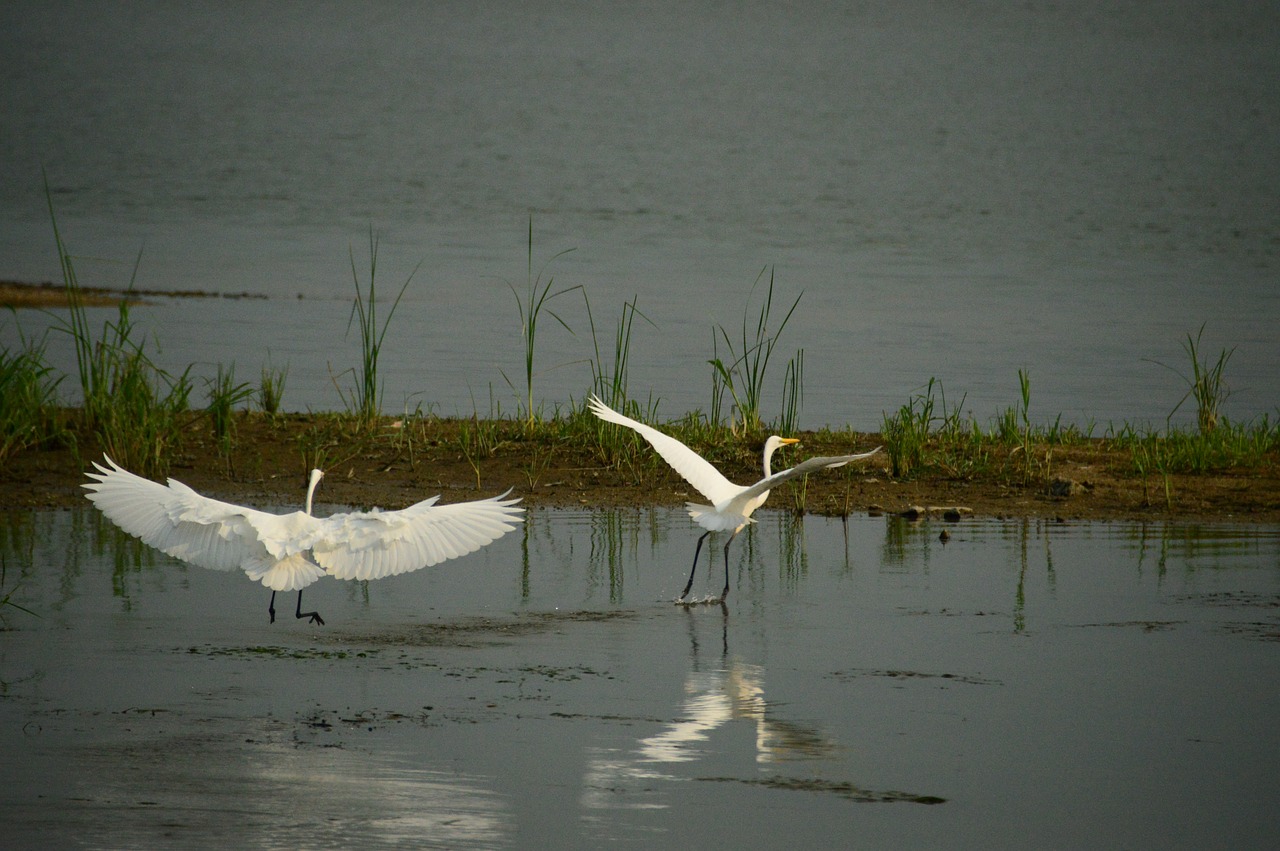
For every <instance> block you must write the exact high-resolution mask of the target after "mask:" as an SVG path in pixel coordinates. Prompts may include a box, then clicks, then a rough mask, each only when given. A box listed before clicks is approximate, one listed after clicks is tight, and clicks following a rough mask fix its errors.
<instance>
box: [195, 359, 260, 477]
mask: <svg viewBox="0 0 1280 851" xmlns="http://www.w3.org/2000/svg"><path fill="white" fill-rule="evenodd" d="M235 375H236V366H235V363H232V364H231V366H229V367H226V368H224V367H223V366H222V364H218V373H217V375H216V377H214V378H211V379H206V385H207V386H206V390H207V393H208V396H209V406H208V408H206V409H205V410H206V411H207V412H208V414H209V420H210V422H211V423H212V424H213V436H214V439H215V440H216V441H217V443H218V452H219V453H220V454H221V455H222V456H223V457H224V458H227V459H229V458H230V456H231V447H232V443H233V442H234V440H235V418H234V414H235V407H236V405H239V404H241V403H243V402H245V401H246V400H248V399H249V398H250V397H252V396H253V388H252V387H250V386H249V385H248V383H241V384H236V383H235V380H236V379H235Z"/></svg>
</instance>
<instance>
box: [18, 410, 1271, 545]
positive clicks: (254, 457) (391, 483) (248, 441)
mask: <svg viewBox="0 0 1280 851" xmlns="http://www.w3.org/2000/svg"><path fill="white" fill-rule="evenodd" d="M335 420H336V418H334V417H332V416H329V415H315V414H288V415H281V416H277V417H267V416H264V415H261V414H257V413H243V414H241V415H239V417H238V418H237V423H236V435H235V442H234V449H233V450H232V452H231V453H230V454H229V455H227V456H224V455H222V454H221V453H220V452H219V450H218V446H217V442H216V441H215V440H214V438H213V435H212V434H211V433H209V431H208V428H207V426H206V425H205V424H204V423H203V421H197V422H196V423H195V424H193V425H192V426H191V428H190V430H189V432H188V433H187V435H186V439H185V440H184V445H183V447H182V449H181V451H179V452H177V453H175V455H174V456H173V460H172V463H171V467H170V470H169V473H168V474H169V475H170V476H171V477H173V478H176V479H179V480H181V481H183V482H185V483H186V484H188V485H190V486H191V487H193V488H196V489H197V490H199V491H201V492H202V493H206V494H208V495H210V496H214V497H217V498H220V499H227V500H233V501H237V502H243V503H250V504H274V505H292V504H295V503H298V502H299V501H300V500H301V497H302V494H303V493H304V491H305V488H306V474H307V472H308V471H309V469H310V468H309V466H308V464H309V463H310V462H309V461H308V458H310V459H311V461H314V459H315V458H316V455H317V449H316V447H317V446H321V450H320V452H321V457H322V459H323V460H322V461H321V465H322V466H324V467H326V468H327V472H328V476H327V477H326V478H325V481H324V483H323V485H322V486H321V488H320V492H319V494H318V496H317V499H318V502H320V503H321V504H323V503H330V504H337V505H351V506H357V507H372V506H379V507H383V508H401V507H404V506H406V505H409V504H412V503H413V502H416V501H418V500H420V499H424V498H426V497H428V496H431V495H434V494H442V502H450V501H456V500H463V499H472V498H476V497H478V496H484V495H492V494H494V493H499V492H501V491H504V490H506V489H508V488H511V489H513V491H514V493H515V494H517V495H518V496H520V497H522V498H523V499H524V501H525V504H526V505H529V506H547V507H573V508H581V507H588V506H589V507H615V508H626V507H645V506H651V505H680V504H682V503H684V502H685V501H688V500H697V499H699V496H698V495H697V494H696V493H695V492H693V491H692V489H691V488H690V487H689V486H688V485H687V484H686V483H685V482H684V481H683V480H682V479H680V478H679V477H678V476H677V475H676V474H675V473H674V472H672V471H671V470H670V469H669V468H667V467H666V465H665V464H663V463H662V462H661V461H659V460H657V459H652V461H651V463H648V464H647V465H645V466H642V467H639V468H634V469H620V468H617V467H615V466H612V465H610V464H609V463H608V462H607V461H606V460H605V459H602V458H600V457H598V455H597V454H595V453H593V451H592V450H591V449H590V448H589V447H582V446H576V445H571V444H569V443H562V442H556V441H555V440H554V439H552V438H528V439H526V438H524V437H523V434H522V431H521V429H520V428H519V427H518V426H516V425H515V424H512V423H506V424H505V426H504V428H503V431H504V434H503V436H502V437H501V439H499V440H498V441H497V442H496V444H495V445H494V446H493V447H492V449H491V451H489V452H488V453H485V454H484V455H483V457H475V455H474V453H472V457H468V454H467V453H465V452H464V451H463V449H462V447H463V440H464V438H463V431H462V430H463V428H465V427H466V426H468V425H469V424H470V421H457V420H437V419H428V420H426V421H423V422H421V423H417V424H414V426H413V427H414V428H415V429H416V431H415V433H414V434H413V435H411V436H406V435H404V434H399V433H397V430H398V429H399V428H401V427H402V426H403V424H401V423H398V421H395V420H386V421H384V422H383V423H382V424H380V426H379V428H378V429H377V430H375V431H374V432H373V433H365V434H363V435H359V436H355V435H350V434H343V433H341V429H340V428H337V427H335V426H334V425H333V423H334V422H335ZM798 436H799V437H800V438H801V446H800V447H799V449H798V450H796V454H795V455H794V456H792V457H796V458H803V457H808V456H810V455H828V454H840V453H845V452H856V451H864V450H866V449H869V448H871V447H873V446H875V445H877V444H878V443H879V442H880V441H879V436H878V435H874V434H861V435H852V436H850V435H848V434H842V435H836V434H832V433H829V432H822V433H813V432H808V433H801V434H799V435H798ZM851 438H852V441H853V444H854V445H849V442H850V439H851ZM75 444H76V446H77V447H78V450H77V451H73V450H72V449H71V448H69V447H67V446H55V447H46V448H38V449H29V450H26V451H23V452H19V453H18V454H17V455H16V456H14V457H13V458H11V459H10V461H9V462H8V463H7V464H6V465H5V467H4V469H3V470H2V471H0V508H5V509H17V508H62V507H69V506H75V505H80V504H82V500H83V498H84V497H83V490H82V489H81V488H80V485H81V484H82V483H83V482H84V481H85V478H84V470H85V467H86V466H87V464H88V462H89V461H90V460H91V459H95V458H98V457H100V455H101V449H100V448H99V447H98V445H97V444H96V442H95V441H94V440H93V439H92V438H91V437H89V436H87V435H76V438H75ZM1037 451H1038V452H1039V453H1040V454H1039V456H1038V461H1037V464H1038V466H1037V470H1036V475H1034V476H1030V477H1028V476H1026V475H1025V474H1024V473H1023V472H1022V468H1021V467H1020V466H1019V464H1020V462H1019V461H1018V459H1017V458H1016V457H1013V458H1005V459H993V461H992V462H991V464H990V465H989V466H990V472H989V473H986V474H983V475H977V476H973V477H969V478H960V477H956V476H950V475H947V474H945V473H941V472H937V471H933V472H925V473H922V474H921V475H919V476H914V477H911V478H908V479H894V478H893V477H891V476H890V475H889V472H888V462H887V459H886V458H885V457H884V455H883V453H882V454H881V455H879V456H876V457H875V458H873V459H871V460H870V461H867V462H862V463H860V464H858V465H857V466H855V467H853V468H851V469H849V468H846V469H840V470H833V471H831V472H829V473H825V474H822V475H813V476H810V477H809V479H808V482H807V484H804V485H802V484H800V483H791V484H788V485H785V486H783V487H781V488H778V489H776V490H775V491H774V493H773V494H772V495H771V497H770V499H769V502H768V503H767V505H766V507H767V508H773V509H783V510H795V511H804V512H807V513H814V514H821V515H828V516H832V515H834V516H839V515H842V514H854V513H873V514H874V513H884V514H896V513H904V512H911V511H912V510H913V508H923V509H925V510H926V511H930V512H932V513H937V514H939V515H941V514H942V509H947V508H955V509H958V510H959V511H958V516H960V517H1037V518H1046V519H1082V520H1131V521H1133V520H1137V521H1142V520H1152V521H1158V520H1196V521H1206V522H1237V523H1239V522H1244V523H1280V474H1278V472H1277V469H1276V466H1275V465H1274V464H1271V463H1269V464H1266V465H1263V466H1260V467H1258V468H1250V469H1242V470H1226V471H1220V472H1215V473H1207V474H1174V475H1170V476H1169V477H1168V479H1167V481H1166V480H1165V479H1164V478H1163V477H1161V476H1158V475H1151V476H1148V477H1146V478H1145V479H1144V478H1143V477H1141V476H1140V475H1138V474H1137V473H1136V472H1134V471H1133V468H1132V463H1131V461H1130V458H1129V454H1128V453H1127V452H1126V451H1123V450H1120V449H1115V448H1113V447H1111V446H1109V445H1108V444H1107V443H1106V442H1105V441H1101V440H1091V441H1086V442H1083V443H1080V444H1077V445H1073V446H1065V447H1063V446H1058V447H1051V448H1042V449H1040V450H1037ZM757 452H758V447H756V446H755V445H754V443H753V442H751V441H742V443H741V446H740V447H737V448H736V449H735V451H734V453H733V457H731V458H727V459H721V458H717V460H716V463H717V464H718V465H719V466H721V468H722V469H723V470H724V472H725V473H726V475H727V476H728V477H729V478H730V479H731V480H734V481H738V482H750V481H754V477H756V476H758V472H759V467H758V464H759V459H758V455H757ZM953 516H954V515H953Z"/></svg>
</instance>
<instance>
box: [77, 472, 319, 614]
mask: <svg viewBox="0 0 1280 851" xmlns="http://www.w3.org/2000/svg"><path fill="white" fill-rule="evenodd" d="M103 458H104V460H105V461H106V462H107V464H108V465H110V466H109V467H108V466H103V465H102V464H99V463H97V462H94V467H96V468H97V469H98V472H96V473H94V472H90V473H89V474H88V475H89V478H91V479H93V481H92V482H89V483H86V484H85V485H84V488H85V489H86V490H88V491H89V493H88V494H87V496H88V498H89V500H90V501H91V502H93V504H94V505H96V506H97V507H98V508H99V509H100V510H101V511H102V513H103V514H105V515H106V516H107V518H108V519H109V520H111V522H113V523H115V524H116V525H117V526H119V527H120V528H121V529H123V530H124V531H126V532H128V533H129V534H130V535H133V536H135V537H137V538H140V539H141V540H142V542H143V543H145V544H148V545H150V546H153V547H155V548H156V549H158V550H160V551H161V552H164V553H166V554H168V555H171V556H173V557H175V558H180V559H182V560H183V561H186V562H190V563H191V564H195V565H199V566H200V567H208V568H212V569H213V570H234V569H236V568H241V569H243V570H245V571H246V572H248V573H249V574H250V575H251V576H253V578H255V579H258V578H261V576H262V574H263V573H265V572H266V569H267V568H269V567H270V566H271V565H273V564H275V563H276V562H277V561H279V560H282V559H287V558H289V557H290V556H295V555H299V554H300V553H301V552H303V551H304V550H305V549H306V542H305V540H303V539H304V538H305V533H306V530H307V527H308V526H310V525H311V524H312V523H315V522H318V521H316V519H315V518H313V517H308V516H307V515H305V514H303V513H302V512H295V513H293V514H285V515H279V514H269V513H267V512H265V511H257V510H255V509H252V508H246V507H244V506H242V505H232V504H231V503H228V502H221V501H219V500H216V499H211V498H209V497H207V496H201V495H200V494H198V493H196V492H195V491H194V490H192V489H191V488H189V487H187V486H186V485H184V484H183V483H182V482H179V481H177V480H176V479H170V480H169V484H168V485H167V486H166V485H162V484H160V483H159V482H153V481H151V480H150V479H144V478H142V477H141V476H135V475H134V474H133V473H130V472H129V471H128V470H126V469H124V468H123V467H121V466H120V465H119V464H117V463H116V462H115V461H113V460H111V458H109V457H107V456H103ZM312 567H314V566H312ZM302 572H303V573H305V572H306V571H305V569H304V570H303V571H302ZM314 573H315V575H314V576H310V577H306V576H301V575H300V576H298V577H297V578H296V579H295V580H293V587H302V585H305V584H310V582H312V581H315V578H316V577H318V576H320V575H322V574H321V573H320V572H319V571H318V570H315V572H314ZM255 574H256V575H255ZM297 583H302V584H297ZM281 590H285V589H281ZM288 590H292V589H288Z"/></svg>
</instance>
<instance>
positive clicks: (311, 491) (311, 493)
mask: <svg viewBox="0 0 1280 851" xmlns="http://www.w3.org/2000/svg"><path fill="white" fill-rule="evenodd" d="M318 484H320V480H319V479H317V478H313V479H312V480H311V483H310V484H309V485H307V508H306V511H307V514H310V513H311V500H312V498H314V497H315V495H316V485H318Z"/></svg>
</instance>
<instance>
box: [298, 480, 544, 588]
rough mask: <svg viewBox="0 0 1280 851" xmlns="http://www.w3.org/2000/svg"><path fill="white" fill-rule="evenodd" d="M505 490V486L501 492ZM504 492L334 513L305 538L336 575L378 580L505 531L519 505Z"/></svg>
mask: <svg viewBox="0 0 1280 851" xmlns="http://www.w3.org/2000/svg"><path fill="white" fill-rule="evenodd" d="M507 493H510V491H507ZM507 493H504V494H502V495H501V496H495V497H491V498H489V499H481V500H476V501H474V502H458V503H453V504H451V505H436V501H437V500H438V499H439V497H438V496H433V497H431V498H430V499H425V500H423V501H422V502H419V503H417V504H416V505H411V506H409V507H408V508H405V509H401V510H400V511H380V510H377V509H374V510H373V511H360V512H353V513H349V514H335V515H333V516H331V517H328V518H326V519H325V520H323V521H321V526H320V527H319V529H317V531H316V534H315V535H314V537H313V540H312V543H311V555H312V557H313V558H314V559H315V560H316V563H317V564H319V565H320V566H321V567H323V568H324V569H325V570H326V571H328V573H329V575H330V576H333V577H335V578H337V579H380V578H382V577H384V576H394V575H396V574H398V573H406V572H408V571H410V570H418V569H419V568H423V567H430V566H431V565H433V564H438V563H440V562H442V561H445V560H447V559H451V558H458V557H459V556H464V555H467V554H468V553H472V552H475V551H476V550H478V549H480V548H481V547H483V546H484V545H485V544H489V543H492V542H493V541H496V540H497V539H498V538H500V537H502V536H503V535H505V534H506V533H507V532H510V531H511V530H512V529H514V528H515V527H516V524H517V523H519V522H520V518H521V515H523V513H524V509H522V508H516V507H515V504H516V503H517V502H519V501H520V500H519V499H505V497H506V496H507Z"/></svg>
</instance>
